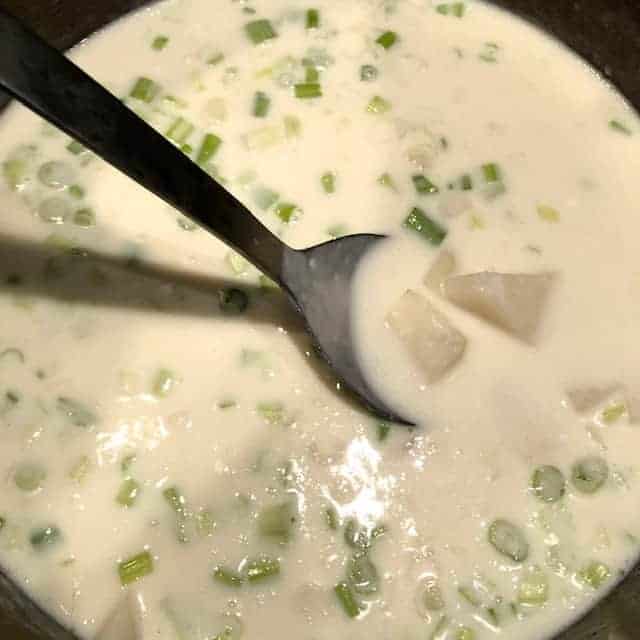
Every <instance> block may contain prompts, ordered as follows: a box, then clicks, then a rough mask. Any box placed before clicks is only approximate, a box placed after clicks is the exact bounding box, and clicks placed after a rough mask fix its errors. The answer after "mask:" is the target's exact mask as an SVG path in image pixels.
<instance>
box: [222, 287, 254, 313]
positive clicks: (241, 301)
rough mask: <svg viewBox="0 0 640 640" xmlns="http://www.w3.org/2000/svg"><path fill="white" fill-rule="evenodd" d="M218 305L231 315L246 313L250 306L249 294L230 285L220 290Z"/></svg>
mask: <svg viewBox="0 0 640 640" xmlns="http://www.w3.org/2000/svg"><path fill="white" fill-rule="evenodd" d="M218 306H219V307H220V311H222V312H223V313H226V314H229V315H238V314H240V313H244V312H245V311H246V310H247V307H248V306H249V296H248V295H247V294H246V293H245V292H244V291H242V289H236V288H233V287H229V288H227V289H220V291H218Z"/></svg>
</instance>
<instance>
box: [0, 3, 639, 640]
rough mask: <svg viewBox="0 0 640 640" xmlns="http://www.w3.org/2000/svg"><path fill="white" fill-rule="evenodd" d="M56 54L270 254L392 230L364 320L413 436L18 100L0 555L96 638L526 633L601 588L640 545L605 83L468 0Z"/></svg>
mask: <svg viewBox="0 0 640 640" xmlns="http://www.w3.org/2000/svg"><path fill="white" fill-rule="evenodd" d="M72 55H73V57H74V59H75V60H77V62H78V63H79V64H80V65H81V66H82V67H84V68H86V69H87V70H89V71H90V72H91V73H92V74H93V75H94V76H95V77H97V78H98V79H99V80H101V81H102V82H104V83H106V84H107V86H109V87H110V88H111V90H112V91H113V92H114V93H115V94H116V95H119V96H122V97H123V99H125V100H126V102H127V104H128V105H129V106H131V108H133V109H135V110H136V111H137V112H138V113H139V114H140V115H141V116H142V117H144V118H145V119H147V120H148V121H149V122H151V123H152V124H153V125H154V126H156V127H157V128H158V129H159V130H160V131H161V132H162V133H163V134H165V135H166V136H167V137H168V138H170V139H172V140H173V142H174V143H175V144H177V145H179V146H180V147H181V148H182V149H183V151H184V152H185V153H187V154H188V155H190V156H191V157H192V158H193V159H194V161H197V162H199V163H200V164H201V165H202V166H203V167H205V169H207V170H208V171H209V172H210V173H211V174H212V175H213V176H214V177H215V178H216V179H218V180H220V181H221V182H223V184H224V185H225V186H226V187H227V188H228V189H230V190H231V191H232V192H233V193H234V194H235V195H236V196H238V197H239V198H240V199H241V200H242V201H243V202H245V203H246V204H247V205H248V206H249V207H250V208H251V209H252V211H254V212H255V214H256V215H257V216H258V217H259V218H260V219H261V220H263V221H264V222H265V224H267V225H268V226H269V227H270V228H272V229H274V230H275V231H277V232H278V233H279V234H281V236H282V238H283V239H284V240H285V241H286V242H288V243H290V244H292V245H294V246H307V245H310V244H314V243H318V242H321V241H325V240H329V239H330V238H331V237H335V236H337V235H343V234H346V233H353V232H365V231H366V232H379V233H384V234H387V235H389V237H390V238H389V240H387V241H386V242H385V244H384V245H383V246H382V248H381V249H380V250H379V251H377V252H376V253H375V254H373V255H372V256H371V258H370V259H368V261H367V264H365V265H364V267H363V269H362V272H361V274H360V276H359V278H360V279H359V282H358V288H357V292H356V296H355V302H356V305H357V309H358V313H357V314H356V317H355V318H354V329H355V331H354V333H355V334H356V336H357V339H358V341H359V344H360V347H361V351H362V354H363V362H364V364H365V366H366V367H367V370H368V371H369V372H370V376H371V379H372V381H373V382H374V383H375V384H376V385H377V386H378V387H379V388H380V390H381V391H382V392H383V393H384V394H386V395H387V396H388V399H389V401H390V402H396V403H398V405H399V406H400V407H401V408H402V409H403V410H405V411H406V412H407V413H408V414H410V415H412V416H413V417H414V418H415V419H416V422H417V423H418V427H417V428H416V429H414V430H407V429H405V428H403V427H397V426H393V425H386V424H381V423H379V422H378V421H377V420H376V419H375V418H372V417H371V416H369V415H367V414H366V413H365V412H363V411H362V410H361V409H360V408H359V407H358V406H356V405H354V404H353V403H351V402H350V400H349V398H348V397H347V396H346V395H345V394H344V393H342V392H341V391H340V388H339V386H338V387H336V384H335V382H333V381H332V379H331V378H330V376H329V375H328V374H327V372H326V370H325V369H324V367H323V365H322V364H321V363H320V362H319V361H318V358H317V356H316V355H315V353H314V350H313V348H312V346H311V345H310V344H309V341H308V339H307V337H306V335H305V334H304V332H303V330H302V327H301V326H300V324H299V322H298V321H297V319H296V318H295V317H294V316H293V314H292V313H291V311H290V310H289V308H288V307H287V305H286V302H285V301H284V299H283V298H282V296H281V295H280V293H279V292H278V291H277V289H275V288H274V287H273V286H272V284H271V283H270V282H269V281H267V280H265V279H264V278H263V277H261V276H260V274H259V273H258V272H257V271H256V270H255V269H254V268H253V267H251V266H249V265H248V264H246V263H245V262H244V261H243V260H242V259H241V258H240V257H239V256H237V255H235V254H233V253H232V252H230V251H229V250H228V249H227V248H226V247H224V246H223V245H222V244H221V243H219V242H218V241H216V240H215V239H213V238H211V237H210V236H209V235H208V234H206V233H205V232H204V231H202V230H199V229H196V228H194V227H193V225H191V223H189V221H187V220H186V219H184V218H183V217H182V216H180V215H179V214H178V213H176V212H175V211H173V210H171V209H170V208H168V207H167V206H166V205H164V204H163V203H161V202H160V201H159V200H157V199H156V198H155V197H154V196H151V195H149V194H148V193H146V192H144V191H143V190H142V189H140V188H139V187H137V186H136V185H134V184H133V183H132V182H131V181H129V180H128V179H126V178H125V177H123V176H121V175H120V174H118V173H117V172H115V171H114V170H112V169H111V168H109V167H108V166H106V165H105V164H104V163H103V162H101V161H99V160H98V159H96V158H94V157H92V155H91V154H90V153H87V152H86V151H84V150H83V149H82V148H80V147H78V146H77V145H74V144H72V143H71V141H70V140H69V139H68V138H67V137H65V136H63V135H62V134H60V133H58V132H56V131H54V130H52V129H51V128H50V127H48V126H45V125H43V124H42V122H41V121H39V120H38V119H37V118H36V117H35V116H33V115H31V114H29V113H28V112H26V111H25V110H24V109H22V108H18V107H15V106H13V107H11V108H10V110H9V111H8V113H7V114H6V115H5V116H4V117H3V123H2V128H1V131H0V139H1V140H2V150H3V151H2V155H3V173H4V178H5V179H4V180H3V181H2V186H1V187H0V189H1V192H0V194H1V198H0V215H1V216H2V218H1V219H2V231H1V234H2V237H1V238H0V246H3V245H6V249H5V248H3V249H2V252H1V253H0V256H1V257H0V275H1V276H2V280H1V281H0V282H1V283H2V285H1V289H0V293H1V296H0V314H1V317H2V318H3V321H2V329H1V331H0V394H2V395H1V396H0V398H1V400H0V428H1V429H2V433H3V440H2V445H3V446H2V450H1V453H0V474H1V477H2V478H3V479H4V482H5V485H4V488H3V491H2V499H1V500H0V518H1V519H0V561H1V562H2V564H3V566H6V567H7V568H8V569H9V570H10V571H11V573H12V575H13V576H14V577H15V578H16V580H17V581H18V582H19V583H20V584H21V585H22V586H24V588H25V589H27V590H28V591H29V593H31V594H33V596H34V597H35V598H37V599H38V601H39V602H41V603H42V604H43V606H45V607H46V608H47V609H48V610H49V611H51V612H52V613H53V614H54V615H55V616H56V617H57V618H58V619H59V620H60V621H61V622H62V623H63V624H64V625H67V626H69V627H70V628H72V629H74V630H75V631H76V632H77V633H78V634H79V635H80V636H82V637H86V638H99V639H100V640H113V639H115V638H118V639H119V640H128V638H131V639H136V640H137V639H141V640H151V639H152V638H153V639H154V640H158V639H162V640H165V639H166V640H173V639H178V640H205V639H206V640H236V639H238V638H240V637H244V638H249V639H251V638H261V639H264V640H270V639H272V638H282V637H283V636H285V637H297V638H307V639H309V640H311V639H313V640H324V639H327V640H328V639H329V638H336V637H340V638H350V639H353V640H360V639H364V638H380V639H384V638H391V637H393V638H394V639H396V638H398V639H401V640H405V639H406V640H413V639H416V640H418V639H424V638H428V639H433V640H481V639H486V638H489V639H490V638H493V637H497V636H500V637H503V638H513V639H515V638H517V639H518V640H534V639H541V638H545V637H549V636H551V635H552V634H553V633H554V632H557V631H558V630H560V629H561V628H562V627H563V626H565V625H567V624H568V623H569V622H570V621H571V620H573V619H574V618H575V617H576V616H577V615H579V614H580V613H581V612H582V611H583V610H585V609H586V608H587V607H588V606H589V605H591V604H592V603H593V602H594V601H595V600H596V599H597V598H598V597H600V596H602V595H603V594H604V593H605V592H606V591H607V589H608V588H610V587H612V586H613V585H614V584H615V582H616V580H617V579H618V578H619V577H620V576H621V575H622V574H623V573H624V571H625V570H626V569H627V568H628V567H629V566H630V564H631V563H632V562H633V561H634V559H635V558H636V556H637V553H638V542H637V538H636V536H639V535H640V522H638V518H637V517H636V516H635V515H634V514H635V513H636V511H637V509H636V505H637V500H638V495H639V493H640V490H639V485H638V477H637V476H638V465H637V460H636V457H637V456H636V455H635V451H636V450H637V448H638V446H639V445H640V432H639V431H638V426H637V424H636V422H637V420H638V419H639V418H638V415H639V413H640V408H639V407H638V404H639V400H638V396H637V395H636V394H637V393H638V392H639V390H640V374H639V373H638V367H637V360H638V355H640V354H639V352H638V346H637V329H636V327H637V323H638V320H639V319H640V279H639V278H640V273H639V271H638V262H637V227H638V222H637V220H636V216H635V202H636V200H637V189H635V188H634V187H633V185H634V184H635V176H636V175H637V174H638V173H639V172H640V154H638V133H639V132H640V128H639V126H638V120H637V118H636V116H635V114H633V113H632V112H631V110H630V109H629V108H628V106H627V105H626V104H625V103H624V101H623V100H622V98H621V97H620V96H618V95H617V94H615V93H614V92H612V91H611V89H610V88H609V87H608V86H607V85H606V84H605V83H603V81H602V80H601V79H599V78H598V77H597V76H596V75H595V74H594V73H593V72H592V71H591V70H589V69H588V68H587V67H585V65H583V64H582V63H581V62H580V61H578V60H577V59H576V58H575V57H574V56H573V55H571V54H570V53H568V52H566V51H565V50H564V49H563V48H562V47H560V46H559V45H558V44H557V43H555V42H553V41H551V40H549V39H548V38H546V37H545V36H544V35H542V34H540V33H539V32H537V31H535V30H534V29H533V28H532V27H530V26H528V25H526V24H524V23H522V22H521V21H519V20H517V19H515V18H513V17H511V16H509V15H507V14H505V13H502V12H499V11H497V10H495V9H493V8H490V7H489V6H486V5H484V4H481V3H476V2H474V3H471V2H468V3H459V2H452V3H444V4H437V3H436V4H433V5H432V4H431V3H428V2H418V1H415V2H414V1H410V0H405V1H401V0H397V1H395V0H388V1H386V2H381V1H375V0H350V1H349V2H337V1H331V0H319V1H318V2H315V3H314V4H313V10H310V7H309V6H307V5H305V4H301V3H299V2H294V1H293V0H271V1H269V2H266V1H265V0H257V1H256V2H251V3H248V2H235V1H230V0H217V1H216V2H215V3H213V2H211V1H206V0H170V1H167V2H162V3H159V4H157V5H154V6H152V7H151V8H149V9H146V10H144V11H141V12H139V13H137V14H135V15H133V16H130V17H129V18H127V19H125V20H123V21H121V22H119V23H117V24H115V25H114V26H113V27H111V28H109V29H108V30H106V31H105V32H103V33H101V34H98V35H97V36H95V37H93V38H91V39H89V41H88V42H86V43H84V44H83V45H81V46H80V47H78V48H76V49H75V51H74V52H73V54H72ZM416 208H417V209H416ZM484 272H490V273H489V275H481V276H477V277H475V278H473V277H472V278H471V279H470V278H469V277H466V278H465V277H464V276H469V274H483V273H484ZM492 274H493V275H492ZM514 274H517V276H516V275H514ZM520 276H522V277H520ZM532 278H533V279H532ZM407 290H409V291H410V293H409V294H407V293H406V292H407ZM492 296H493V297H492ZM500 305H502V306H500ZM498 307H499V308H498ZM519 312H521V313H519ZM487 319H489V321H487ZM496 325H497V326H496ZM443 345H444V346H443Z"/></svg>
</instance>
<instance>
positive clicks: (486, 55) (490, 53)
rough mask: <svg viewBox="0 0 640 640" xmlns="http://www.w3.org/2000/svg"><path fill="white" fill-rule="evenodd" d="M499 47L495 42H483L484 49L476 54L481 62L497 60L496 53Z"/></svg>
mask: <svg viewBox="0 0 640 640" xmlns="http://www.w3.org/2000/svg"><path fill="white" fill-rule="evenodd" d="M499 49H500V47H499V46H498V45H497V44H496V43H495V42H485V44H484V49H483V50H482V51H481V52H480V53H479V54H478V58H480V60H482V61H483V62H491V63H493V62H498V59H497V57H496V56H497V54H498V50H499Z"/></svg>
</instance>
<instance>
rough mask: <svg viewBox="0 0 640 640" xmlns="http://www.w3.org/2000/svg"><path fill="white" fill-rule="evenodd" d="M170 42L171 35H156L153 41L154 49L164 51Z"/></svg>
mask: <svg viewBox="0 0 640 640" xmlns="http://www.w3.org/2000/svg"><path fill="white" fill-rule="evenodd" d="M168 44H169V36H156V37H155V38H154V39H153V42H152V43H151V48H152V49H153V50H154V51H162V50H163V49H164V48H165V47H166V46H167V45H168Z"/></svg>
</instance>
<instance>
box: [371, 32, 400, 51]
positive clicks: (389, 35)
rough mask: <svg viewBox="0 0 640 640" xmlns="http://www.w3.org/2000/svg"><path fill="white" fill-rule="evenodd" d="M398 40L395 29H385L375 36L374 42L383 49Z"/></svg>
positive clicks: (389, 47) (391, 45)
mask: <svg viewBox="0 0 640 640" xmlns="http://www.w3.org/2000/svg"><path fill="white" fill-rule="evenodd" d="M397 41H398V34H397V33H396V32H395V31H385V32H384V33H383V34H382V35H380V36H379V37H378V38H376V42H377V43H378V44H379V45H380V46H381V47H382V48H384V49H391V47H393V45H394V44H395V43H396V42H397Z"/></svg>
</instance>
